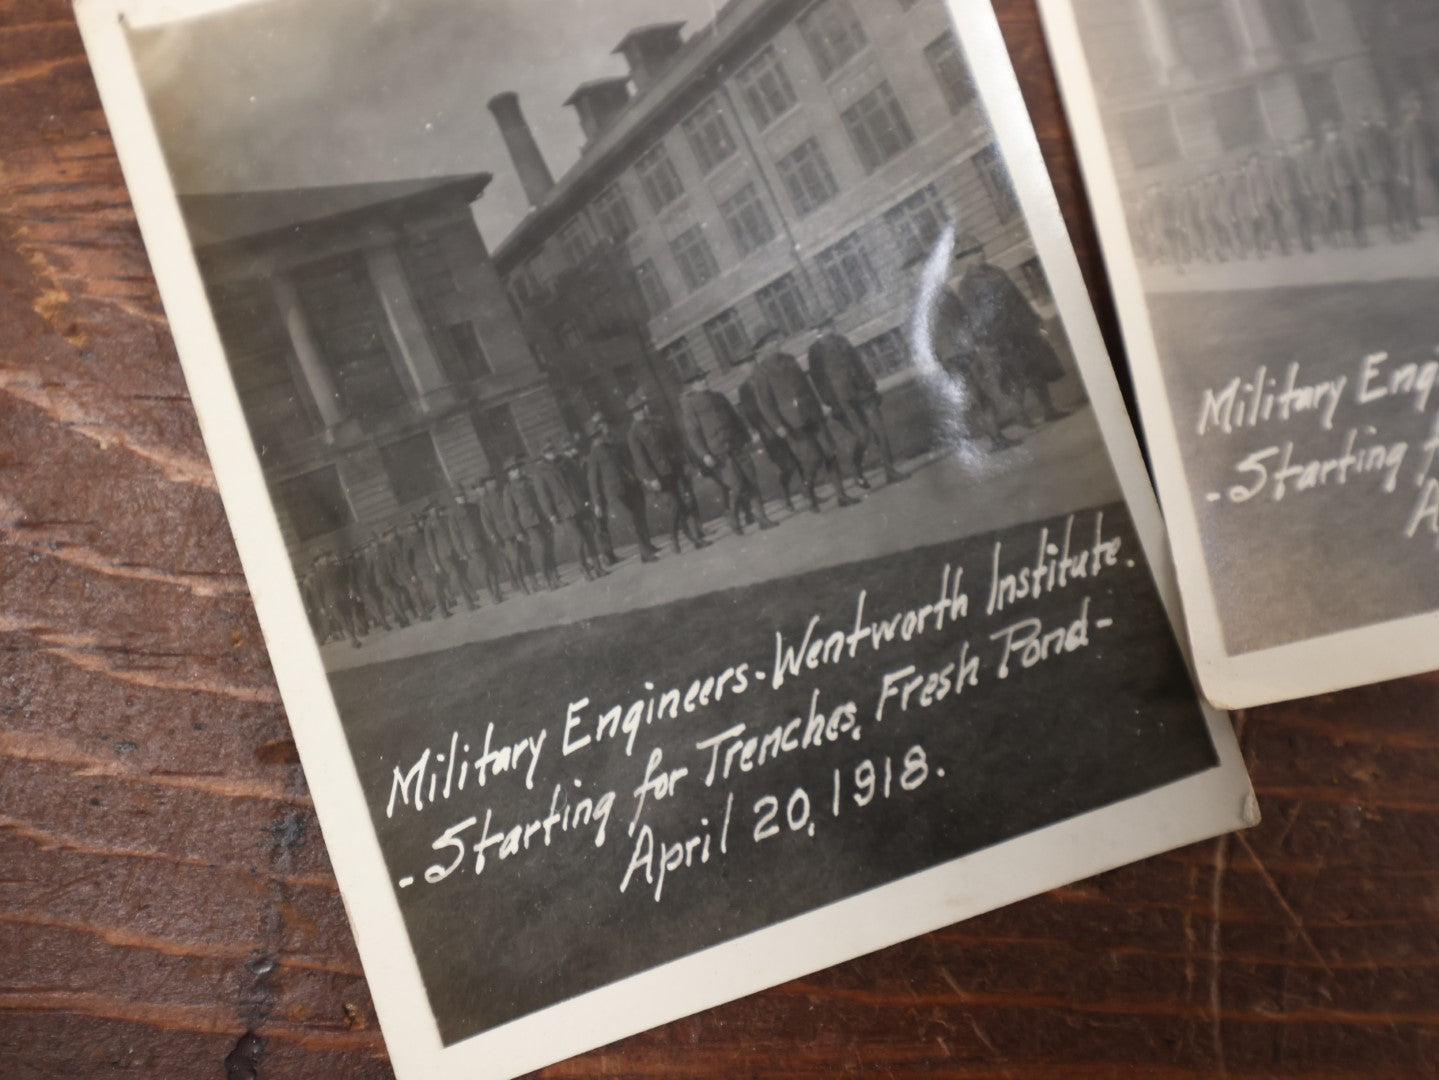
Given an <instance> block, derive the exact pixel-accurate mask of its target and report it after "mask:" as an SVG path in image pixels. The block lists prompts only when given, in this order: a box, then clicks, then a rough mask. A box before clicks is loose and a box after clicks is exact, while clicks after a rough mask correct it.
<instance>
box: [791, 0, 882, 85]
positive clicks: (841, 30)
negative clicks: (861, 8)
mask: <svg viewBox="0 0 1439 1080" xmlns="http://www.w3.org/2000/svg"><path fill="white" fill-rule="evenodd" d="M799 32H800V33H801V34H803V35H804V40H805V44H807V45H808V46H809V51H810V52H811V53H813V54H814V62H815V66H816V67H818V68H819V73H820V74H821V75H823V76H824V77H825V78H828V77H829V76H830V75H832V74H833V73H834V72H836V71H838V70H839V69H840V68H841V67H842V66H843V65H844V63H845V61H847V60H848V59H849V58H850V57H852V56H854V55H855V53H857V52H859V51H860V50H861V49H863V48H864V47H865V45H866V44H868V42H869V39H868V38H866V37H865V36H864V27H862V26H860V24H859V20H858V19H857V18H855V15H854V9H853V8H852V7H850V5H849V0H820V2H819V3H817V4H815V5H814V6H813V7H812V8H810V9H809V10H808V11H806V12H805V13H804V14H803V15H801V16H800V17H799Z"/></svg>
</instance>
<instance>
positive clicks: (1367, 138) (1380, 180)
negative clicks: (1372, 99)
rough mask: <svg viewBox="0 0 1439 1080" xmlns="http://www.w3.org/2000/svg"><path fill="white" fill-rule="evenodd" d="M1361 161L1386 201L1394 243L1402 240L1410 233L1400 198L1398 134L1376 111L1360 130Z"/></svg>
mask: <svg viewBox="0 0 1439 1080" xmlns="http://www.w3.org/2000/svg"><path fill="white" fill-rule="evenodd" d="M1358 143H1359V161H1360V164H1361V167H1362V171H1363V173H1364V178H1365V180H1366V181H1367V182H1368V183H1369V184H1371V185H1373V186H1374V187H1376V188H1378V189H1379V194H1380V197H1382V198H1383V200H1384V225H1385V228H1386V229H1387V230H1388V233H1389V239H1390V240H1402V239H1404V237H1405V235H1406V234H1407V233H1408V223H1407V222H1406V221H1405V220H1404V209H1403V204H1402V200H1401V199H1400V196H1399V168H1398V166H1399V158H1398V155H1397V153H1396V152H1395V151H1396V144H1395V142H1394V133H1393V132H1392V131H1390V130H1389V124H1388V122H1387V121H1385V120H1384V118H1383V117H1381V116H1379V115H1378V114H1377V113H1375V112H1373V111H1372V110H1370V111H1368V112H1366V113H1365V114H1364V121H1363V123H1361V124H1360V126H1359V138H1358Z"/></svg>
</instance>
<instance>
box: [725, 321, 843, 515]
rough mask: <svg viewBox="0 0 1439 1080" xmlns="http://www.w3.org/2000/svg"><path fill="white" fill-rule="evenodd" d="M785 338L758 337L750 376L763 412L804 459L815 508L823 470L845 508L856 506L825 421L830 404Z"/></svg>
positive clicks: (806, 485)
mask: <svg viewBox="0 0 1439 1080" xmlns="http://www.w3.org/2000/svg"><path fill="white" fill-rule="evenodd" d="M779 336H780V334H779V331H778V330H773V329H769V330H765V331H762V332H761V333H760V334H759V336H758V338H757V339H756V343H755V352H754V353H753V354H752V355H751V356H750V358H749V359H748V360H747V361H746V363H749V364H752V365H753V367H752V370H751V373H750V376H749V377H750V380H751V381H752V382H753V384H754V391H755V398H756V399H757V400H758V402H759V410H760V413H761V415H763V416H764V418H765V421H766V422H767V423H768V424H769V426H770V428H771V429H772V430H773V431H774V433H775V434H776V435H778V436H779V437H780V438H781V439H783V440H785V442H787V443H788V444H789V446H790V449H791V450H792V451H793V452H794V456H795V458H796V459H797V460H798V461H799V463H800V467H801V469H802V470H803V478H804V488H805V494H807V495H808V496H809V503H810V508H811V509H813V510H814V511H815V512H816V513H818V512H819V496H818V494H817V493H816V491H815V486H816V484H817V483H818V482H819V474H820V472H821V470H828V472H829V473H830V475H831V477H832V478H833V481H834V490H835V495H836V497H837V498H838V501H839V505H840V506H852V505H854V503H855V502H856V501H857V500H855V499H853V498H851V497H850V495H849V492H847V491H845V489H844V477H843V476H842V475H841V474H840V470H839V454H838V448H837V447H836V446H835V443H834V436H833V435H832V434H831V433H830V430H829V425H828V424H827V423H826V421H825V415H824V403H823V402H822V401H820V399H819V395H818V394H816V393H815V389H814V386H813V385H812V384H811V383H810V381H809V376H807V375H806V374H805V372H804V368H802V367H800V366H799V361H798V360H796V359H795V358H794V357H793V356H791V355H790V354H789V353H787V352H784V351H782V350H781V349H780V348H779V346H778V340H779Z"/></svg>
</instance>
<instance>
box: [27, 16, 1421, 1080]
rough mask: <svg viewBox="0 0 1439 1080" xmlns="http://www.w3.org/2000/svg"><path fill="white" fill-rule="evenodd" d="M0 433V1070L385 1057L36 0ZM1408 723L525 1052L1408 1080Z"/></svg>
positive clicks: (1094, 277) (1414, 817)
mask: <svg viewBox="0 0 1439 1080" xmlns="http://www.w3.org/2000/svg"><path fill="white" fill-rule="evenodd" d="M997 6H998V8H999V11H1000V15H1001V19H1002V22H1003V25H1004V30H1005V34H1006V37H1007V39H1008V41H1009V43H1010V46H1011V48H1012V49H1013V51H1014V56H1015V60H1016V64H1017V67H1018V69H1019V72H1020V78H1021V81H1022V83H1023V87H1024V92H1025V97H1026V100H1027V101H1028V103H1029V106H1030V108H1031V109H1032V110H1033V113H1034V117H1035V122H1036V126H1037V129H1038V131H1039V135H1040V140H1041V143H1042V144H1043V147H1044V151H1045V154H1046V158H1047V160H1048V162H1049V166H1050V170H1051V173H1052V176H1053V178H1054V182H1055V185H1056V187H1057V189H1058V191H1059V195H1060V199H1061V202H1062V204H1063V206H1064V210H1065V214H1066V217H1067V219H1068V222H1069V225H1070V228H1071V230H1072V232H1073V235H1074V238H1075V243H1076V246H1077V249H1078V251H1079V256H1080V260H1081V263H1082V265H1083V267H1084V270H1085V274H1086V277H1087V280H1088V283H1089V286H1090V289H1091V291H1092V293H1093V296H1094V299H1095V303H1096V305H1097V306H1098V309H1099V311H1100V316H1101V322H1102V324H1103V326H1104V328H1105V331H1106V335H1107V337H1108V340H1109V342H1110V344H1111V347H1114V348H1116V350H1117V347H1118V344H1119V343H1118V336H1117V333H1116V330H1115V321H1114V318H1113V313H1112V305H1111V303H1110V298H1109V294H1108V290H1107V286H1106V282H1105V278H1104V273H1103V267H1102V264H1101V262H1100V259H1099V253H1098V248H1097V245H1096V242H1095V237H1094V231H1093V226H1092V223H1091V221H1090V218H1089V214H1088V210H1087V207H1086V204H1085V201H1084V193H1083V189H1082V185H1081V183H1080V180H1079V175H1078V171H1077V168H1076V164H1075V159H1074V152H1073V146H1072V144H1071V141H1070V137H1069V134H1068V131H1067V129H1066V127H1065V124H1064V119H1063V115H1062V113H1061V110H1060V106H1059V100H1058V95H1057V92H1056V90H1055V85H1054V80H1053V74H1052V71H1051V69H1050V67H1049V64H1048V61H1047V58H1046V55H1045V52H1044V48H1043V42H1042V39H1041V36H1040V33H1039V27H1038V22H1037V18H1036V14H1035V10H1034V4H1033V0H1001V2H1000V3H998V5H997ZM1116 355H1118V353H1117V352H1116ZM0 432H3V435H0V718H3V719H0V1075H3V1076H6V1077H14V1078H24V1080H28V1078H40V1077H47V1078H48V1077H84V1076H95V1075H101V1074H104V1075H110V1074H111V1073H112V1072H114V1071H120V1072H127V1071H128V1072H132V1073H136V1074H139V1075H144V1076H153V1077H170V1076H195V1077H202V1076H216V1077H221V1076H226V1077H282V1076H283V1077H293V1078H305V1077H314V1078H316V1080H320V1078H325V1080H331V1078H350V1077H354V1078H370V1077H383V1076H387V1075H390V1071H389V1066H388V1064H387V1061H386V1058H385V1055H384V1047H383V1044H382V1042H381V1040H380V1037H379V1033H378V1029H377V1027H376V1023H375V1017H374V1013H373V1009H372V1007H371V1004H370V998H369V994H368V990H367V988H366V985H365V981H364V978H363V976H362V974H361V972H360V969H359V961H358V959H357V957H356V954H355V949H354V945H353V942H352V941H351V939H350V936H349V932H348V928H347V926H346V923H345V920H344V912H343V909H342V907H341V904H340V900H339V896H338V893H337V892H336V890H335V885H334V880H333V877H332V876H331V874H330V871H329V865H328V862H327V860H326V858H325V852H324V847H323V844H322V843H321V838H320V836H319V831H318V828H317V826H316V824H315V820H314V815H313V810H312V807H311V804H310V800H309V798H308V796H307V794H306V788H305V782H304V777H303V775H302V773H301V770H300V768H299V767H298V765H297V764H296V762H295V757H294V753H293V745H292V744H291V743H290V741H289V733H288V729H287V727H286V723H285V718H284V715H283V712H282V710H281V709H280V706H279V700H278V695H277V694H276V691H275V687H274V681H273V678H272V676H271V674H270V671H269V667H268V664H267V661H266V657H265V652H264V647H263V643H262V641H261V639H260V635H259V630H258V627H257V625H256V622H255V617H254V612H253V609H252V607H251V604H250V601H249V597H248V593H247V591H246V589H245V585H244V580H243V578H242V576H241V574H240V570H239V565H238V563H237V561H236V558H235V554H234V549H233V545H232V542H231V539H230V536H229V533H228V530H227V528H226V525H225V519H224V515H223V512H222V510H221V507H220V503H219V499H218V497H217V496H216V493H215V486H214V481H213V477H212V476H211V473H210V470H209V467H208V465H207V463H206V459H205V453H204V448H203V446H202V445H201V442H200V438H199V433H198V429H197V426H196V423H195V417H194V413H193V411H192V409H191V407H190V404H189V400H188V397H187V395H186V393H185V387H184V383H183V380H182V378H181V375H180V370H179V367H178V364H177V362H176V359H175V354H174V347H173V345H172V343H171V341H170V339H169V336H168V334H167V332H166V325H165V320H164V317H163V314H162V312H161V309H160V305H159V301H158V297H157V295H156V291H155V286H154V282H153V280H152V279H151V277H150V273H149V269H148V264H147V262H146V259H145V254H144V249H143V247H142V245H141V243H140V238H139V234H138V232H137V231H136V228H135V223H134V219H133V216H132V213H131V211H130V208H129V201H128V199H127V197H126V194H125V190H124V186H123V183H122V181H121V177H120V171H119V167H118V165H117V163H116V161H115V157H114V150H113V147H112V146H111V144H110V141H109V138H108V136H107V134H106V126H105V121H104V117H103V116H102V114H101V111H100V107H99V103H98V100H97V98H96V95H95V91H94V85H93V82H92V80H91V77H90V74H89V70H88V68H87V66H86V63H85V60H84V56H83V52H82V49H81V46H80V40H79V37H78V35H77V33H76V31H75V27H74V23H73V19H72V17H71V15H70V11H69V6H68V4H66V3H65V2H64V0H12V2H10V3H8V4H6V5H5V7H4V10H3V12H0ZM1436 714H1439V677H1434V676H1430V677H1427V678H1420V679H1411V680H1408V681H1406V682H1401V683H1395V684H1390V685H1386V686H1378V687H1371V688H1367V689H1362V690H1355V691H1352V692H1348V693H1344V694H1335V695H1331V696H1328V697H1325V698H1320V699H1315V700H1312V701H1306V702H1298V703H1294V704H1288V705H1282V706H1274V707H1271V708H1268V709H1262V710H1254V711H1253V712H1252V713H1251V714H1249V715H1248V716H1246V717H1241V718H1240V722H1241V730H1242V741H1243V744H1244V748H1245V753H1246V756H1247V758H1248V760H1249V763H1250V766H1251V768H1252V770H1253V772H1254V776H1255V780H1256V783H1257V785H1258V788H1259V791H1260V795H1261V799H1262V803H1263V807H1264V811H1265V815H1266V816H1265V821H1264V824H1263V825H1262V826H1261V827H1260V828H1258V829H1256V830H1254V831H1252V832H1250V833H1248V834H1245V835H1243V836H1236V837H1232V838H1227V839H1224V840H1220V841H1217V842H1214V843H1210V844H1205V845H1201V846H1198V847H1195V848H1191V849H1188V850H1185V851H1180V852H1176V853H1173V854H1171V855H1167V856H1163V857H1160V858H1157V859H1151V860H1149V861H1147V862H1145V863H1143V864H1140V865H1138V866H1132V867H1128V868H1125V869H1123V870H1118V871H1115V872H1113V873H1110V874H1106V875H1104V876H1102V877H1099V878H1096V879H1094V880H1091V881H1087V882H1084V883H1081V884H1079V885H1075V886H1072V887H1070V888H1066V889H1061V890H1057V891H1056V892H1053V893H1050V894H1049V895H1046V896H1043V897H1038V898H1035V899H1033V900H1029V901H1026V902H1024V903H1021V904H1017V905H1014V906H1013V907H1010V908H1008V909H1005V910H1003V911H999V912H995V913H993V914H991V915H988V916H985V917H982V918H978V919H974V920H971V921H969V922H967V923H964V924H961V925H958V926H955V927H952V928H950V929H948V930H945V931H942V932H939V933H936V934H931V935H929V936H927V937H924V938H921V939H918V940H916V941H912V942H908V943H906V944H904V945H899V946H896V947H895V948H892V949H888V950H886V951H884V952H882V953H879V954H876V955H874V956H870V957H867V958H865V959H862V960H859V961H856V962H854V963H851V964H846V965H842V966H840V967H837V968H834V969H832V970H829V971H825V972H821V973H819V974H816V975H814V976H811V977H810V978H807V979H802V980H799V981H797V982H793V983H790V984H788V985H786V986H782V987H779V988H777V989H775V990H772V991H769V992H767V993H763V994H759V995H757V996H755V997H752V998H749V999H746V1000H744V1001H739V1002H735V1003H733V1004H730V1005H727V1006H724V1007H722V1008H718V1009H714V1010H711V1011H710V1012H707V1013H704V1014H702V1015H700V1016H696V1017H692V1018H689V1019H686V1020H682V1021H679V1022H677V1023H674V1024H670V1025H668V1026H667V1027H664V1028H660V1029H658V1030H655V1031H651V1032H647V1033H645V1034H643V1035H639V1036H636V1037H634V1038H631V1039H628V1040H625V1041H623V1042H621V1043H618V1044H616V1045H614V1046H611V1047H608V1048H606V1049H603V1050H600V1051H597V1052H595V1053H592V1054H589V1055H587V1056H585V1057H582V1058H579V1059H576V1060H574V1061H570V1062H565V1063H563V1064H560V1065H556V1066H554V1067H552V1068H550V1069H548V1070H545V1074H544V1075H548V1076H553V1077H587V1076H594V1075H605V1076H612V1077H658V1076H686V1077H714V1078H721V1077H723V1078H730V1077H735V1076H776V1077H777V1076H786V1077H801V1078H803V1077H813V1078H830V1077H834V1076H841V1075H852V1074H865V1075H875V1076H888V1077H910V1076H933V1075H962V1076H966V1077H973V1078H993V1080H1001V1078H1003V1080H1040V1078H1048V1077H1066V1078H1067V1077H1075V1076H1086V1077H1144V1078H1147V1080H1148V1078H1153V1080H1171V1078H1173V1080H1177V1078H1181V1077H1199V1076H1213V1075H1227V1076H1229V1077H1235V1078H1239V1077H1261V1076H1264V1077H1267V1076H1294V1077H1299V1076H1382V1077H1386V1078H1400V1077H1409V1076H1416V1077H1417V1076H1432V1075H1434V1073H1435V1071H1436V1066H1435V1064H1434V1063H1435V1062H1436V1061H1439V860H1436V852H1439V816H1436V810H1439V784H1436V779H1439V728H1436V726H1435V722H1434V721H1435V716H1436Z"/></svg>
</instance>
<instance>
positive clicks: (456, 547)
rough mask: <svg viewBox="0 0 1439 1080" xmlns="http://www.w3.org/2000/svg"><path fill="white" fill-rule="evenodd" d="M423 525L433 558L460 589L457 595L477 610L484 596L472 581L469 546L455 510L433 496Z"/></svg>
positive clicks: (426, 546)
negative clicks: (476, 589) (479, 593)
mask: <svg viewBox="0 0 1439 1080" xmlns="http://www.w3.org/2000/svg"><path fill="white" fill-rule="evenodd" d="M420 527H421V530H422V532H423V535H424V538H425V549H426V551H427V553H428V554H429V556H430V561H431V562H432V563H433V564H434V565H435V566H438V567H440V568H441V572H442V573H443V575H444V577H445V579H446V581H447V582H448V583H449V585H450V586H451V588H452V589H453V590H454V591H455V592H456V599H458V598H459V596H460V595H463V596H464V598H465V604H466V606H468V607H469V609H470V610H471V611H474V610H475V608H477V607H478V606H479V603H480V598H479V597H478V596H476V595H475V589H474V586H473V585H472V584H471V583H470V553H469V548H468V547H467V545H466V544H465V539H464V536H463V534H462V533H461V531H460V525H459V522H458V520H457V519H456V517H455V511H454V510H453V508H452V507H450V506H448V505H446V504H444V503H442V502H440V500H439V499H432V500H430V504H429V506H428V507H426V508H425V512H424V514H423V515H421V517H420Z"/></svg>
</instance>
